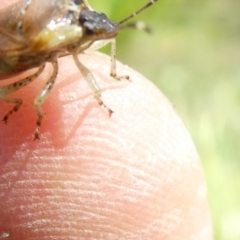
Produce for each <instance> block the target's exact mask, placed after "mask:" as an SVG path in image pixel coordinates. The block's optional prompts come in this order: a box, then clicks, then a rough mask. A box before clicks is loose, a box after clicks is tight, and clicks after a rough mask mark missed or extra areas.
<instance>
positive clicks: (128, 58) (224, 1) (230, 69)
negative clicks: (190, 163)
mask: <svg viewBox="0 0 240 240" xmlns="http://www.w3.org/2000/svg"><path fill="white" fill-rule="evenodd" d="M147 1H148V0H138V1H134V0H105V1H99V0H90V3H91V4H92V6H93V7H94V8H95V9H96V10H97V11H102V12H104V13H106V14H107V15H108V16H109V17H110V18H111V19H112V20H115V21H119V20H121V19H122V18H124V17H125V16H127V15H128V14H130V13H132V12H134V11H135V10H136V9H138V8H139V7H141V6H143V5H144V4H145V3H146V2H147ZM239 11H240V1H239V0H202V1H199V0H174V1H173V0H172V1H170V0H159V1H158V2H157V3H155V4H154V5H153V6H152V7H151V8H149V9H148V10H146V11H145V12H144V13H142V14H140V15H139V16H138V17H137V18H135V19H134V20H142V21H144V22H146V23H147V24H149V25H150V26H151V27H152V29H153V33H152V34H151V35H148V34H146V33H145V32H141V31H137V30H125V31H123V32H121V34H119V36H118V37H117V58H118V60H120V61H122V62H123V63H125V64H127V65H129V66H131V67H132V68H134V69H136V70H137V71H139V72H141V73H142V74H143V75H145V76H146V77H148V78H149V79H151V80H152V81H153V82H154V83H155V84H156V85H157V86H158V87H159V88H160V89H161V91H162V92H163V93H164V94H165V95H166V96H167V97H168V98H169V99H170V101H171V102H172V104H173V105H174V107H175V108H176V110H177V111H178V113H179V115H180V116H181V118H182V119H183V121H184V123H185V125H186V127H187V128H188V130H189V131H190V133H191V135H192V138H193V140H194V142H195V144H196V147H197V149H198V152H199V154H200V157H201V159H202V164H203V167H204V171H205V176H206V181H207V184H208V189H209V202H210V207H211V210H212V216H213V222H214V230H215V240H239V239H240V17H239ZM146 63H147V64H146Z"/></svg>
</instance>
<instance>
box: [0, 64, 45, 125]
mask: <svg viewBox="0 0 240 240" xmlns="http://www.w3.org/2000/svg"><path fill="white" fill-rule="evenodd" d="M44 67H45V64H43V65H42V66H40V67H39V68H38V70H37V72H36V73H34V74H32V75H30V76H28V77H26V78H23V79H21V80H19V81H17V82H14V83H11V84H8V85H6V86H3V87H1V88H0V100H2V101H4V102H8V103H14V104H15V106H14V108H13V109H12V110H11V111H9V112H8V113H7V114H6V115H5V116H4V118H3V119H2V120H3V121H4V122H5V123H6V124H7V121H8V118H9V116H10V115H12V114H13V112H17V110H18V109H19V108H20V107H21V105H22V99H20V98H8V97H5V96H6V95H8V94H10V93H12V92H15V91H17V90H18V89H20V88H23V87H25V86H26V85H28V84H29V83H31V82H32V81H34V80H35V79H36V78H37V77H38V76H39V75H40V74H41V73H42V71H43V69H44Z"/></svg>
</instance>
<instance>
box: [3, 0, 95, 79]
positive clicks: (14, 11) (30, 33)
mask: <svg viewBox="0 0 240 240" xmlns="http://www.w3.org/2000/svg"><path fill="white" fill-rule="evenodd" d="M83 9H91V7H90V5H89V4H88V2H87V1H86V0H85V1H81V0H79V1H76V0H75V1H73V0H47V1H42V0H32V1H30V4H29V5H27V1H26V0H21V1H19V2H16V3H14V4H13V5H10V6H9V7H7V8H5V9H3V10H1V11H0V79H3V78H7V77H10V76H12V75H15V74H17V73H20V72H22V71H25V70H28V69H31V68H34V67H38V66H40V65H41V64H42V63H44V62H46V61H51V60H52V59H55V58H57V57H58V56H59V55H61V54H64V53H65V54H66V53H67V52H68V47H69V46H70V45H72V44H74V43H77V42H78V41H79V39H81V40H82V42H81V44H84V42H83V40H84V39H83V38H82V37H83V32H82V27H81V26H80V25H79V24H78V18H79V15H80V13H81V11H82V10H83ZM86 41H89V40H87V39H86Z"/></svg>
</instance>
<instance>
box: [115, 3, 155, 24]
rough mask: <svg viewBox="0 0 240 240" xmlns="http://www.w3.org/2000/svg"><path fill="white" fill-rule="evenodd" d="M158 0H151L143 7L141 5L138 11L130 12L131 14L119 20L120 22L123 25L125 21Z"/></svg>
mask: <svg viewBox="0 0 240 240" xmlns="http://www.w3.org/2000/svg"><path fill="white" fill-rule="evenodd" d="M157 1H158V0H150V1H149V2H148V3H147V4H146V5H144V6H143V7H141V8H140V9H138V10H137V11H136V12H134V13H132V14H130V15H129V16H127V17H125V18H124V19H123V20H121V21H119V22H118V23H119V24H120V25H122V24H123V23H125V22H127V21H128V20H130V19H132V18H134V17H135V16H137V15H138V14H139V13H141V12H142V11H144V10H145V9H147V8H149V7H150V6H152V5H153V4H154V3H155V2H157Z"/></svg>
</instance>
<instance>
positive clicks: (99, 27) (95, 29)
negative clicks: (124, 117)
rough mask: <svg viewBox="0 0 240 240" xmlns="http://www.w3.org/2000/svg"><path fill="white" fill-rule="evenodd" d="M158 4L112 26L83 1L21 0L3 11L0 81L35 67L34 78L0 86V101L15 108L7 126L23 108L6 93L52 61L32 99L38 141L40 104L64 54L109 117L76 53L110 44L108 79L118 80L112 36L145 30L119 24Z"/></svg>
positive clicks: (18, 101) (6, 117)
mask: <svg viewBox="0 0 240 240" xmlns="http://www.w3.org/2000/svg"><path fill="white" fill-rule="evenodd" d="M156 1H157V0H151V1H150V2H148V3H147V4H146V5H145V6H144V7H142V8H141V9H139V10H138V11H136V12H135V13H133V14H131V15H130V16H128V17H127V18H125V19H123V20H122V21H120V22H113V21H111V20H110V19H109V18H107V16H106V15H105V14H103V13H98V12H96V11H94V10H93V9H92V8H91V6H90V5H89V3H88V1H87V0H47V1H43V0H20V1H18V2H16V3H14V4H13V5H10V6H9V7H7V8H5V9H3V10H1V11H0V42H1V46H0V79H1V80H3V79H5V78H8V77H11V76H13V75H16V74H19V73H21V72H24V71H26V70H29V69H32V68H38V69H37V71H36V72H35V73H34V74H32V75H30V76H28V77H26V78H23V79H20V80H17V81H16V82H14V83H11V84H8V85H5V86H3V87H1V88H0V100H2V101H5V102H9V103H13V104H14V107H13V109H12V110H11V111H9V112H8V113H7V114H6V115H5V116H4V118H3V121H4V122H5V123H7V121H8V119H9V117H10V115H12V113H13V112H16V111H17V110H18V109H19V108H20V106H21V105H22V100H21V99H20V98H9V97H7V95H8V94H10V93H12V92H15V91H16V90H18V89H20V88H22V87H24V86H26V85H27V84H29V83H30V82H32V81H34V80H35V79H36V78H37V77H38V76H39V75H40V74H41V73H42V72H43V70H44V67H45V64H46V62H50V63H51V64H52V66H53V72H52V74H51V76H50V77H49V79H48V80H47V82H46V84H45V86H44V88H43V89H42V90H41V91H40V93H39V94H38V96H37V97H36V98H35V100H34V107H35V110H36V112H37V116H38V119H37V122H36V129H35V133H34V139H39V135H40V131H39V129H40V126H41V122H42V118H43V115H44V114H43V111H42V109H41V105H42V104H43V102H44V101H45V99H46V98H47V96H48V94H49V92H50V90H51V89H52V87H53V85H54V82H55V80H56V77H57V74H58V62H57V59H58V58H60V57H63V56H66V55H72V56H73V59H74V62H75V64H76V65H77V67H78V69H79V70H80V72H81V73H82V75H83V77H84V79H85V80H86V81H87V83H88V85H89V87H90V88H91V90H92V91H93V93H94V97H95V99H96V100H97V102H98V103H99V105H101V106H103V107H104V108H105V109H107V111H108V112H109V114H111V113H112V110H111V109H109V108H108V107H107V106H106V105H105V104H104V103H103V101H102V99H101V91H100V88H99V87H98V84H97V82H96V81H95V79H94V76H93V75H92V74H91V72H90V71H89V70H88V69H87V68H86V67H85V66H84V65H83V64H82V63H81V62H80V61H79V59H78V54H79V53H82V52H84V51H85V50H88V49H98V48H100V47H102V46H104V45H106V44H107V43H109V42H110V43H111V46H112V47H111V73H110V75H111V76H112V77H114V78H115V79H120V77H119V76H117V74H116V44H115V37H116V35H117V34H118V32H119V31H120V30H121V29H124V28H126V27H136V28H145V26H144V25H141V24H138V23H135V24H125V25H123V23H125V22H126V21H128V20H129V19H131V18H132V17H134V16H135V15H137V14H138V13H140V12H141V11H143V10H144V9H146V8H148V7H149V6H151V5H152V4H153V3H155V2H156Z"/></svg>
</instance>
